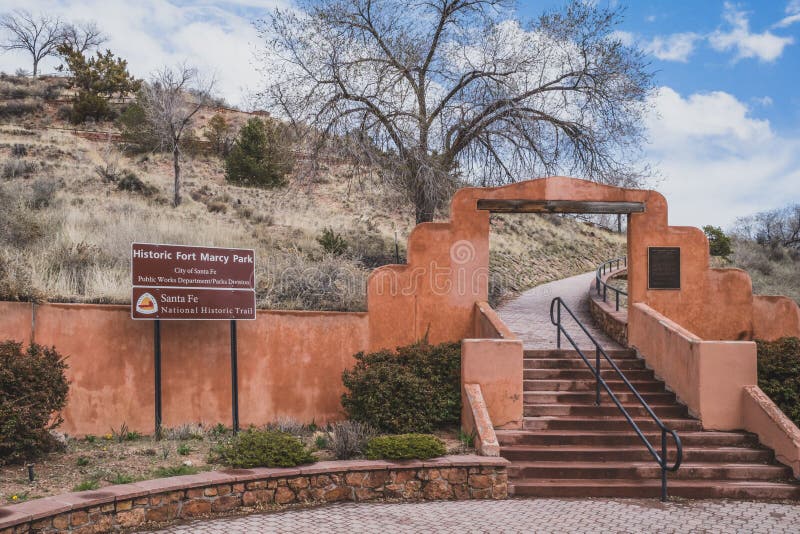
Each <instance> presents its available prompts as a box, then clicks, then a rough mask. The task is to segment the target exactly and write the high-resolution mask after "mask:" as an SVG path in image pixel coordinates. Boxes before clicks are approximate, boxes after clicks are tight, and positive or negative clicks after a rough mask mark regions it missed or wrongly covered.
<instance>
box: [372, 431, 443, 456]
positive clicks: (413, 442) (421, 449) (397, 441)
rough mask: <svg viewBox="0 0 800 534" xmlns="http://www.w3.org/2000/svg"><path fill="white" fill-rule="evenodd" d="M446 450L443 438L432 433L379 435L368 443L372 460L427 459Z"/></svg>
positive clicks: (440, 454)
mask: <svg viewBox="0 0 800 534" xmlns="http://www.w3.org/2000/svg"><path fill="white" fill-rule="evenodd" d="M446 452H447V450H446V449H445V446H444V443H443V442H442V440H440V439H439V438H437V437H436V436H433V435H431V434H398V435H394V436H378V437H377V438H372V439H371V440H369V443H367V458H369V459H370V460H381V459H383V460H414V459H418V460H426V459H428V458H435V457H437V456H443V455H444V454H445V453H446Z"/></svg>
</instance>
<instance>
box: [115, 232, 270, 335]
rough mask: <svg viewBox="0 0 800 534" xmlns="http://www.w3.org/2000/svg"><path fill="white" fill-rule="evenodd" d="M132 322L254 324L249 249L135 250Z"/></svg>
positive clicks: (152, 247) (148, 246) (136, 247)
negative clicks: (238, 321) (242, 321)
mask: <svg viewBox="0 0 800 534" xmlns="http://www.w3.org/2000/svg"><path fill="white" fill-rule="evenodd" d="M131 283H132V285H133V289H132V294H131V316H132V317H133V318H134V319H212V320H213V319H255V314H256V306H255V301H256V297H255V252H254V251H253V250H250V249H229V248H216V247H189V246H182V245H153V244H149V243H133V244H132V245H131Z"/></svg>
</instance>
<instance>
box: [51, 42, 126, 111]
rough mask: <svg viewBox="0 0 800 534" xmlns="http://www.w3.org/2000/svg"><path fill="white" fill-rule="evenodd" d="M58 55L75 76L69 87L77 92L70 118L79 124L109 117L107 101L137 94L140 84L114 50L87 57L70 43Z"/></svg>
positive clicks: (59, 48) (60, 48) (64, 45)
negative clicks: (116, 97)
mask: <svg viewBox="0 0 800 534" xmlns="http://www.w3.org/2000/svg"><path fill="white" fill-rule="evenodd" d="M58 53H59V54H60V55H61V57H62V58H63V59H64V62H65V63H66V65H67V68H68V70H69V72H70V73H71V74H72V77H71V78H70V85H71V86H72V87H75V88H76V89H77V90H78V91H77V94H76V95H75V98H74V99H73V106H72V117H71V119H72V122H74V123H76V124H78V123H81V122H83V121H85V120H86V119H90V118H91V119H94V120H104V119H108V118H110V117H111V115H112V114H111V110H110V108H109V106H108V100H109V99H110V98H111V97H112V96H114V95H115V94H118V95H124V94H127V93H131V92H135V91H137V90H138V89H139V87H140V85H141V82H140V81H139V80H137V79H135V78H134V77H133V76H131V74H130V73H129V72H128V62H127V61H125V60H124V59H122V58H120V57H116V56H114V54H113V53H111V50H106V52H105V54H102V53H100V52H97V55H96V56H94V57H92V56H90V57H88V58H87V57H85V56H84V55H83V54H82V53H81V52H80V51H78V50H75V49H74V48H72V46H70V45H69V44H62V45H61V46H59V47H58Z"/></svg>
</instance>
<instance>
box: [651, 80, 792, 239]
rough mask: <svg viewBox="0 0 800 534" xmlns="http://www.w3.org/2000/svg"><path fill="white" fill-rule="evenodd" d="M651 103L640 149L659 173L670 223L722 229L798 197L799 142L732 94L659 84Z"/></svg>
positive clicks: (660, 188) (660, 189)
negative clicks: (646, 140) (645, 143)
mask: <svg viewBox="0 0 800 534" xmlns="http://www.w3.org/2000/svg"><path fill="white" fill-rule="evenodd" d="M652 103H653V105H654V112H653V113H652V114H651V115H650V116H649V118H648V120H647V127H648V130H649V135H650V139H651V144H650V146H649V147H648V150H647V152H648V157H649V159H650V160H651V162H652V163H653V164H654V165H655V166H656V168H658V169H659V170H660V172H661V174H662V177H663V181H662V182H661V183H660V184H659V185H658V186H657V187H656V188H657V189H658V190H659V191H661V192H662V193H664V194H665V196H666V197H667V200H668V202H669V205H670V224H680V225H692V226H702V225H704V224H715V225H721V226H729V225H730V224H732V223H733V221H734V220H735V219H736V218H737V217H740V216H743V215H747V214H751V213H754V212H756V211H761V210H765V209H770V208H774V207H779V206H782V205H784V204H785V203H786V202H787V199H793V198H800V139H797V138H789V137H782V136H780V135H778V134H776V133H775V132H774V131H773V129H772V127H771V125H770V123H769V121H767V120H763V119H758V118H756V117H753V116H752V113H751V110H750V108H748V106H747V105H745V104H744V103H742V102H741V101H739V100H737V99H736V98H735V97H734V96H733V95H730V94H728V93H725V92H722V91H716V92H712V93H705V94H692V95H690V96H688V97H683V96H681V95H680V94H679V93H677V92H676V91H675V90H673V89H671V88H669V87H662V88H661V89H660V90H659V91H658V93H657V94H656V95H654V97H653V102H652Z"/></svg>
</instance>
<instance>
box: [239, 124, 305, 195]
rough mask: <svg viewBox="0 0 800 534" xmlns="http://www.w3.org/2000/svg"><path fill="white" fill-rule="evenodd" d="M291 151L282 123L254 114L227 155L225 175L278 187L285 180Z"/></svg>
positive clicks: (255, 183) (251, 184)
mask: <svg viewBox="0 0 800 534" xmlns="http://www.w3.org/2000/svg"><path fill="white" fill-rule="evenodd" d="M291 169H292V155H291V151H290V150H289V146H288V144H287V143H286V141H285V139H284V138H283V136H282V135H281V131H280V128H279V125H278V124H276V123H274V122H273V121H269V122H268V123H266V122H264V121H262V120H261V119H259V118H252V119H250V120H248V121H247V124H245V125H244V126H242V129H241V130H239V135H238V136H237V138H236V141H234V144H233V147H232V148H231V151H230V153H229V154H228V156H227V157H226V158H225V177H226V179H227V180H228V181H229V182H231V183H234V184H239V185H249V186H255V187H278V186H282V185H285V184H286V175H287V174H288V173H289V172H290V171H291Z"/></svg>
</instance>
